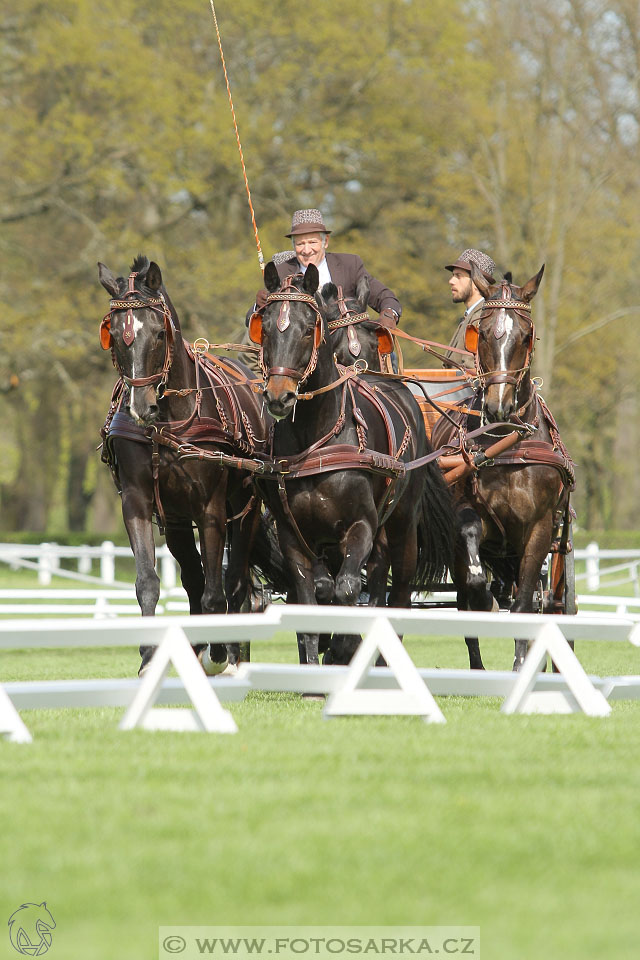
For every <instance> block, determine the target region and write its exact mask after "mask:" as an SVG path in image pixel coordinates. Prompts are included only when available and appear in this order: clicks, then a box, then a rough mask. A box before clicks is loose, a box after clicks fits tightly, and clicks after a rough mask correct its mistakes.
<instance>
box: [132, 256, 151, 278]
mask: <svg viewBox="0 0 640 960" xmlns="http://www.w3.org/2000/svg"><path fill="white" fill-rule="evenodd" d="M148 269H149V257H145V255H144V254H143V253H139V254H138V256H137V257H136V258H135V260H134V261H133V263H132V264H131V267H130V271H131V273H141V274H145V273H146V272H147V270H148Z"/></svg>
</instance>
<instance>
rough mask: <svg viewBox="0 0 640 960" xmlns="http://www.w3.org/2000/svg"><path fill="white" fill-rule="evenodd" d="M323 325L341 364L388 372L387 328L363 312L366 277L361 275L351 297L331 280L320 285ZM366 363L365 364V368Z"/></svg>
mask: <svg viewBox="0 0 640 960" xmlns="http://www.w3.org/2000/svg"><path fill="white" fill-rule="evenodd" d="M322 301H323V303H324V307H325V315H326V319H327V326H328V329H329V333H330V334H331V346H332V348H333V353H334V356H335V358H336V360H337V361H338V363H341V364H342V365H343V366H345V367H347V366H351V365H353V364H356V365H358V364H359V366H360V367H362V368H364V369H369V370H380V371H383V372H385V373H391V372H392V368H391V360H390V356H391V352H392V350H393V340H392V338H391V334H390V332H389V329H388V328H387V327H385V326H383V325H382V324H381V323H379V322H378V321H377V320H372V319H371V317H370V316H369V314H368V313H367V304H368V302H369V280H368V279H367V277H366V276H364V277H362V279H361V280H360V281H359V283H358V286H357V288H356V295H355V297H344V296H343V294H342V289H341V288H338V287H336V286H335V284H333V283H325V285H324V287H323V288H322ZM365 364H366V367H365Z"/></svg>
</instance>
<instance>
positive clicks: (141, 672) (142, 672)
mask: <svg viewBox="0 0 640 960" xmlns="http://www.w3.org/2000/svg"><path fill="white" fill-rule="evenodd" d="M150 666H151V660H147V662H146V663H141V664H140V669H139V670H138V679H139V680H141V679H142V677H144V675H145V673H146V672H147V670H148V669H149V667H150Z"/></svg>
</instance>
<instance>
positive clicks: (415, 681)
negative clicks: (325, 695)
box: [324, 617, 446, 723]
mask: <svg viewBox="0 0 640 960" xmlns="http://www.w3.org/2000/svg"><path fill="white" fill-rule="evenodd" d="M379 653H381V654H382V656H383V657H384V659H385V660H386V661H387V666H388V667H389V669H390V670H391V672H392V674H393V676H394V677H395V679H396V680H397V682H398V689H397V690H380V689H377V690H371V689H368V690H364V689H362V688H360V684H361V683H362V681H363V680H364V679H365V677H366V676H367V675H368V673H369V671H370V670H371V667H372V666H373V664H374V663H375V661H376V659H377V657H378V654H379ZM351 714H359V715H366V714H369V715H376V716H397V715H402V716H420V717H424V719H425V721H426V722H427V723H446V720H445V718H444V716H443V714H442V712H441V710H440V707H439V706H438V704H437V703H436V702H435V700H434V699H433V696H432V694H431V691H430V690H429V688H428V687H427V686H426V684H425V683H424V681H423V679H422V677H421V676H420V674H419V673H418V671H417V669H416V667H415V664H414V663H413V660H412V659H411V657H410V656H409V654H408V653H407V651H406V650H405V648H404V647H403V646H402V643H401V642H400V639H399V637H398V635H397V633H396V632H395V630H394V629H393V627H392V626H391V624H390V623H389V621H388V620H387V619H386V618H385V617H379V618H378V619H376V621H375V623H374V624H373V625H372V626H371V627H370V629H369V630H368V632H367V633H366V635H365V637H364V639H363V641H362V643H361V644H360V646H359V647H358V649H357V650H356V653H355V655H354V657H353V660H352V661H351V664H350V666H349V670H348V672H347V675H346V677H345V679H344V683H342V684H341V685H340V687H339V688H338V689H337V690H335V691H334V692H333V693H332V694H331V695H330V696H329V699H328V700H327V703H326V706H325V708H324V715H325V717H338V716H347V715H351Z"/></svg>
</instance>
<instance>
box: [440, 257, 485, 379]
mask: <svg viewBox="0 0 640 960" xmlns="http://www.w3.org/2000/svg"><path fill="white" fill-rule="evenodd" d="M472 263H475V265H476V266H477V267H478V268H479V270H480V271H481V272H482V274H483V276H484V277H485V278H486V280H487V282H488V283H495V282H496V281H495V280H494V278H493V273H494V271H495V269H496V265H495V263H494V262H493V260H492V259H491V257H490V256H488V254H486V253H483V252H482V250H474V249H470V250H463V252H462V253H461V254H460V256H459V257H458V259H457V260H456V261H455V263H449V264H447V266H446V267H445V269H446V270H450V271H451V279H450V280H449V287H450V288H451V297H452V300H453V302H454V303H464V305H465V308H466V309H465V311H464V314H463V315H462V317H461V318H460V322H459V323H458V328H457V330H456V332H455V333H454V335H453V337H452V338H451V341H450V342H449V346H450V347H457V348H458V349H459V350H464V348H465V347H464V337H465V333H466V330H467V327H468V326H469V324H470V323H472V322H473V321H474V320H476V319H477V318H478V315H479V313H480V311H481V309H482V304H483V303H484V297H483V296H482V294H481V293H480V291H479V290H478V288H477V287H476V285H475V283H474V282H473V280H472V279H471V264H472ZM446 357H447V358H448V359H449V360H454V361H455V362H456V363H459V364H461V365H462V366H463V367H470V368H473V367H474V360H473V357H471V356H469V355H465V354H464V353H454V352H453V351H450V352H449V353H447V354H446Z"/></svg>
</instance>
